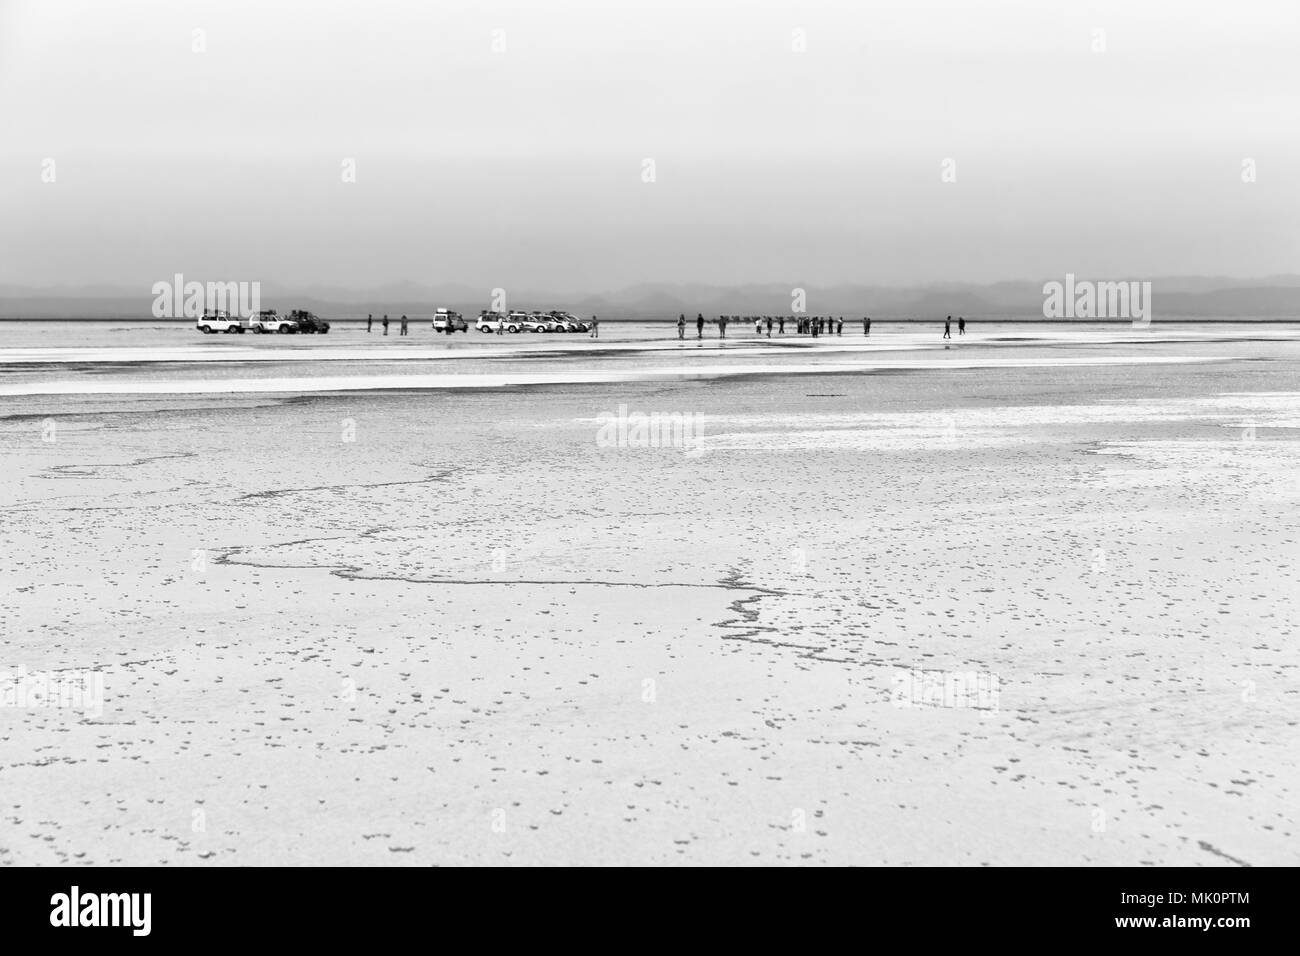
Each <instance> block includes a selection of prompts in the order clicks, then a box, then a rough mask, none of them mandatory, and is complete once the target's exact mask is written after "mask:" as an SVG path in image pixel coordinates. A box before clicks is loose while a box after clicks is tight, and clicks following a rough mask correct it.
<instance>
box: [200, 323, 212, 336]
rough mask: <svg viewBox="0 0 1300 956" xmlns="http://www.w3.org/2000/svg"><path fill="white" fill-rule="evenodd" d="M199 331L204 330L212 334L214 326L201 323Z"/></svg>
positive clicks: (206, 333)
mask: <svg viewBox="0 0 1300 956" xmlns="http://www.w3.org/2000/svg"><path fill="white" fill-rule="evenodd" d="M199 331H200V332H202V333H203V334H204V335H211V334H212V328H211V326H207V325H200V326H199Z"/></svg>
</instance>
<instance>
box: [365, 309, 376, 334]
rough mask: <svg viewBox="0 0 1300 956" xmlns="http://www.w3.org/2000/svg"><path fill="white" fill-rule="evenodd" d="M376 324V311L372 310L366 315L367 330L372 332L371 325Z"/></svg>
mask: <svg viewBox="0 0 1300 956" xmlns="http://www.w3.org/2000/svg"><path fill="white" fill-rule="evenodd" d="M374 324H375V313H373V312H371V313H370V314H369V315H367V316H366V332H367V334H368V333H369V332H370V327H371V326H372V325H374Z"/></svg>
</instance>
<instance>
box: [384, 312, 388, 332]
mask: <svg viewBox="0 0 1300 956" xmlns="http://www.w3.org/2000/svg"><path fill="white" fill-rule="evenodd" d="M384 334H385V335H387V334H388V313H387V312H385V313H384Z"/></svg>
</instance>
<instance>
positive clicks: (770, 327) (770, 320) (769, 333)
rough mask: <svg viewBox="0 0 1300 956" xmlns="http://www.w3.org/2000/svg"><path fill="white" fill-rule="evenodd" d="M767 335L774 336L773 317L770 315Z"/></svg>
mask: <svg viewBox="0 0 1300 956" xmlns="http://www.w3.org/2000/svg"><path fill="white" fill-rule="evenodd" d="M767 337H768V338H769V339H770V338H771V337H772V317H771V316H770V315H769V316H768V317H767Z"/></svg>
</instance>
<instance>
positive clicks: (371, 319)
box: [366, 312, 409, 335]
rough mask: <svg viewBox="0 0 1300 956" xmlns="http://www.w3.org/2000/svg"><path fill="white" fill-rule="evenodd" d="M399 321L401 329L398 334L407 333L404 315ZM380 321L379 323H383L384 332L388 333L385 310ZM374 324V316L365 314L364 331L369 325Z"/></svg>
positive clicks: (368, 328) (369, 327)
mask: <svg viewBox="0 0 1300 956" xmlns="http://www.w3.org/2000/svg"><path fill="white" fill-rule="evenodd" d="M401 322H402V326H401V328H402V331H401V332H399V333H398V334H399V335H408V334H409V333H408V332H407V329H406V316H402V319H401ZM380 323H381V324H382V325H383V327H384V334H385V335H387V334H388V313H387V312H385V313H384V317H383V318H382V319H380ZM374 324H375V317H374V315H373V314H372V315H367V316H366V331H367V332H369V331H370V329H371V327H372V326H373V325H374Z"/></svg>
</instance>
